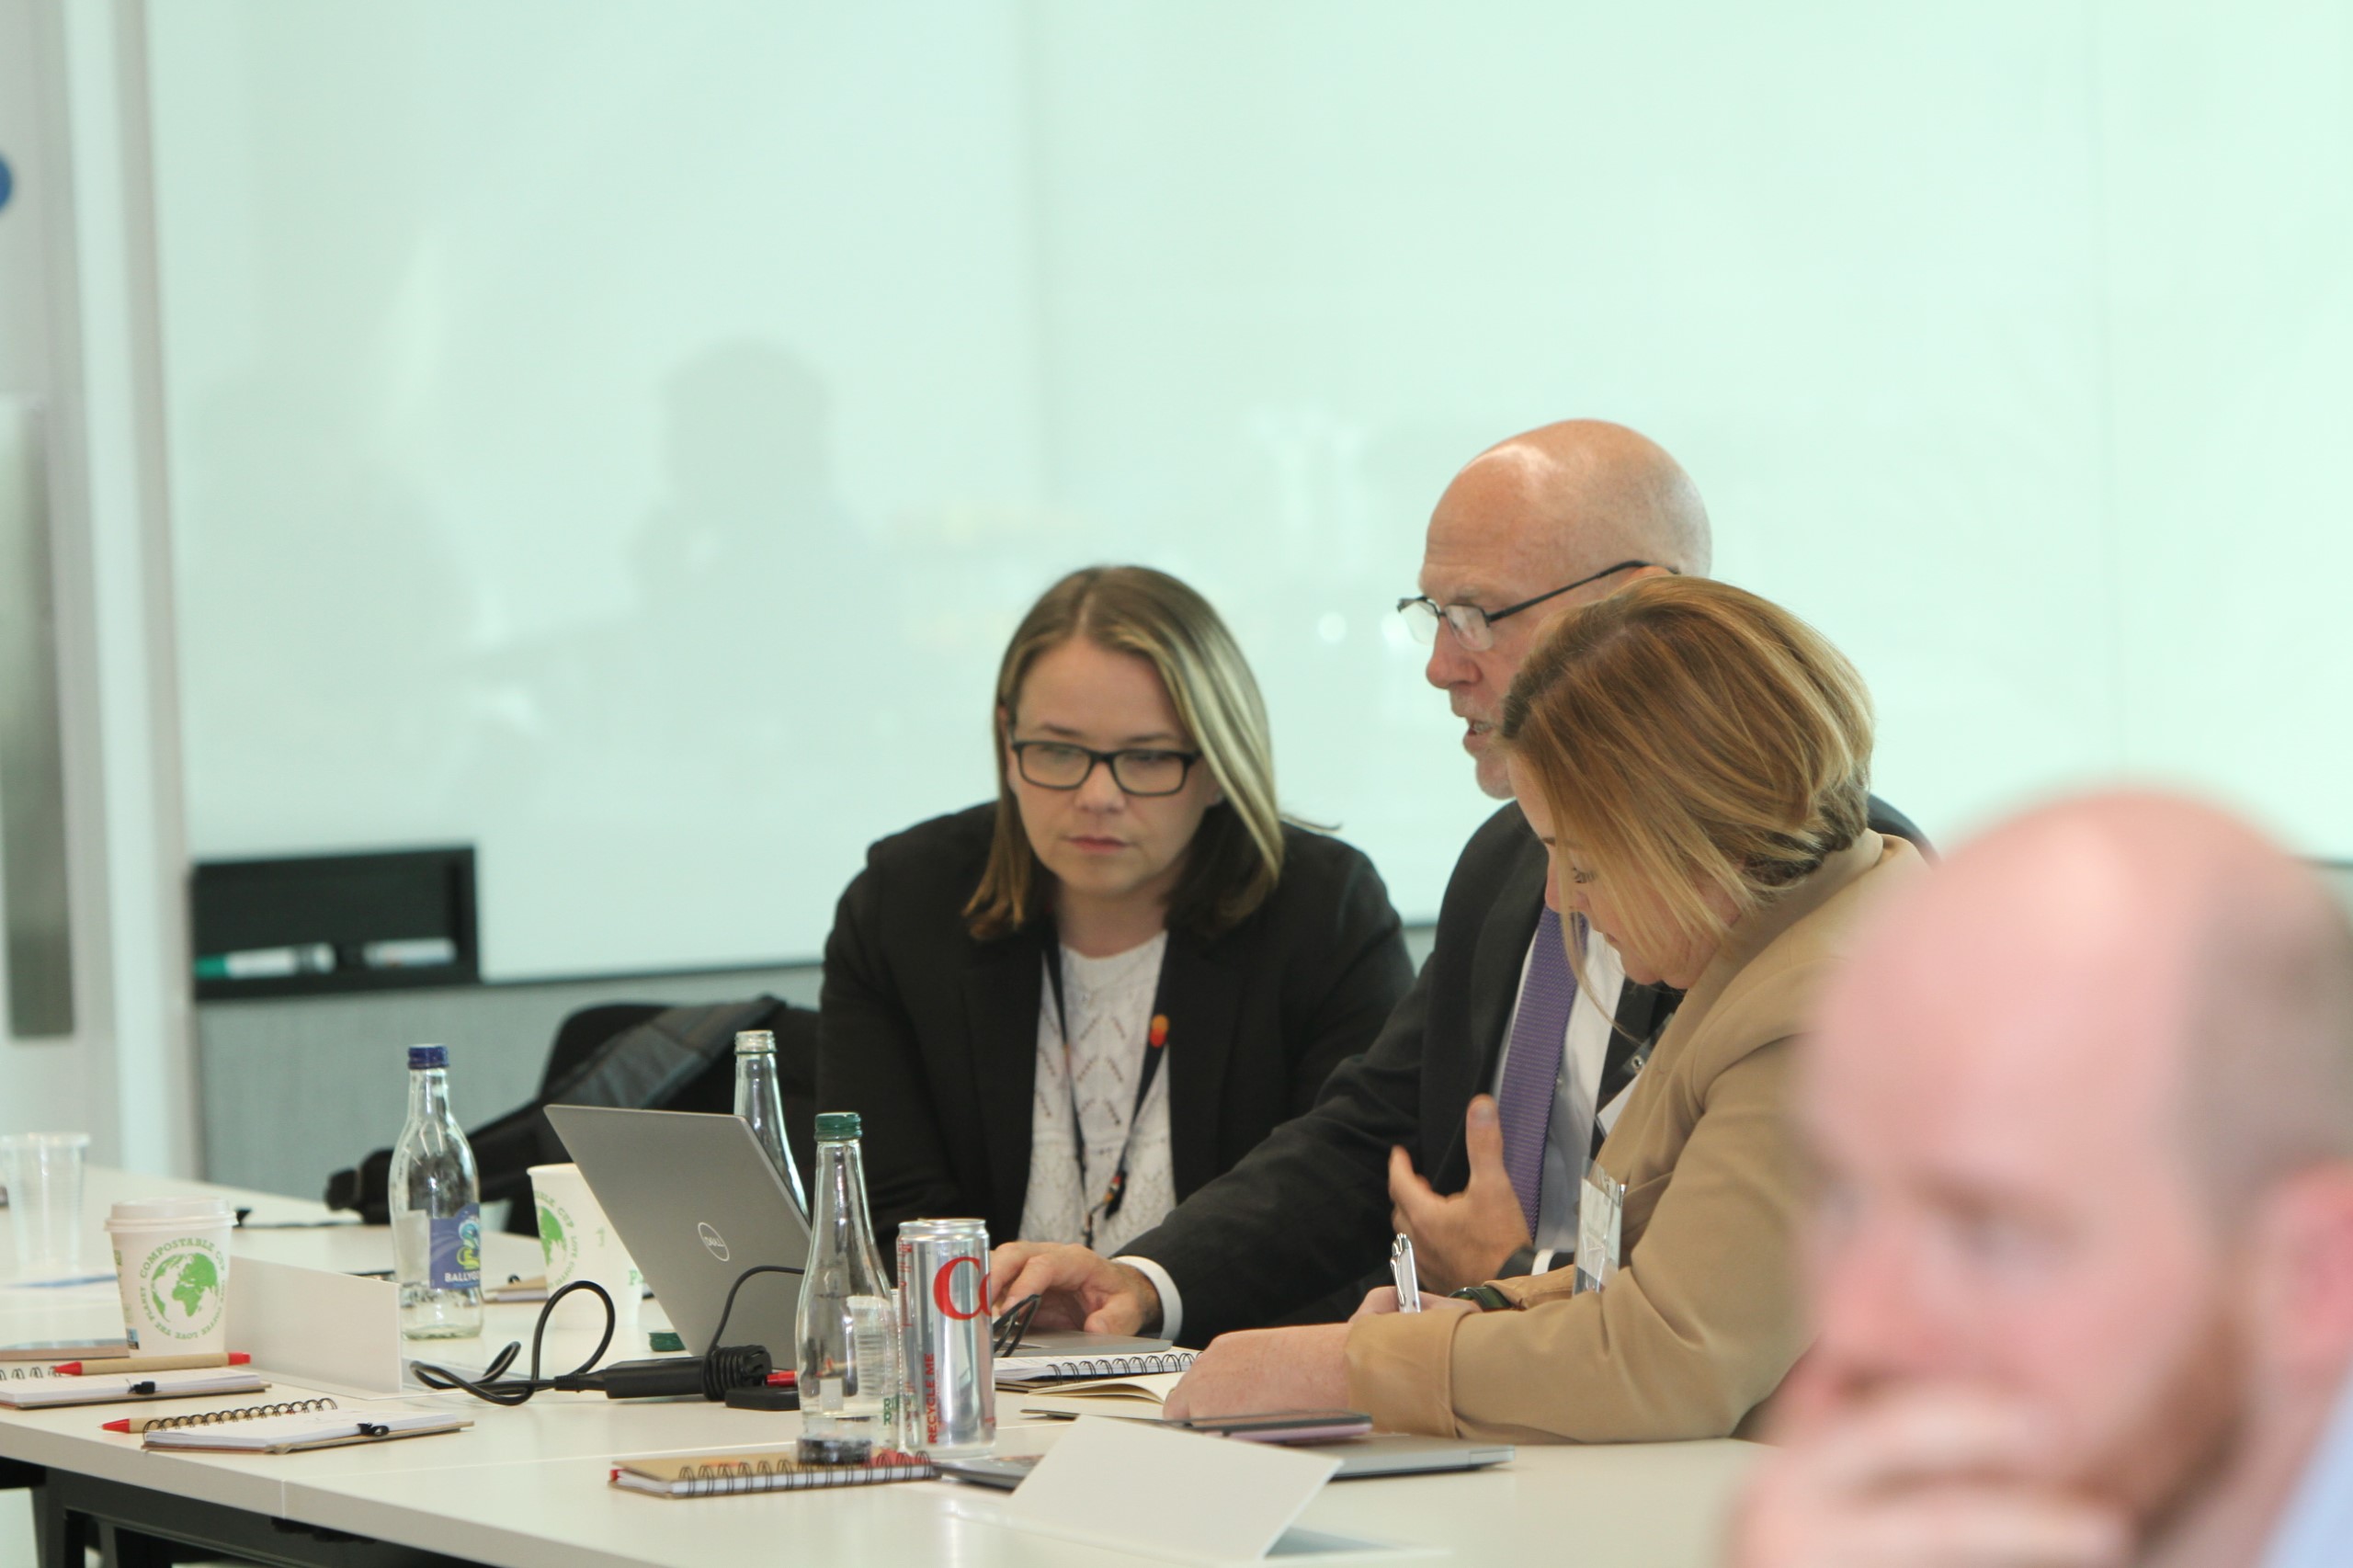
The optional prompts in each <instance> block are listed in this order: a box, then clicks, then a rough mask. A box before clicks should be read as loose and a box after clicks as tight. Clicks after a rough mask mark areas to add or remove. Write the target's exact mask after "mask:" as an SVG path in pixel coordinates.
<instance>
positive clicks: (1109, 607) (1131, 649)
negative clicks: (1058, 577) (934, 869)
mask: <svg viewBox="0 0 2353 1568" xmlns="http://www.w3.org/2000/svg"><path fill="white" fill-rule="evenodd" d="M1078 637H1084V638H1086V640H1087V641H1088V642H1093V643H1095V644H1096V645H1097V646H1098V647H1102V648H1107V649H1109V650H1110V651H1112V652H1113V653H1134V654H1138V655H1140V656H1141V657H1142V658H1144V659H1147V660H1149V661H1151V664H1152V667H1153V668H1154V670H1156V671H1157V672H1159V675H1160V684H1161V685H1162V686H1163V687H1166V688H1167V692H1168V700H1169V702H1170V703H1171V704H1172V705H1173V706H1174V707H1175V708H1176V717H1177V720H1178V721H1179V722H1181V723H1182V724H1183V725H1184V727H1185V733H1187V734H1188V735H1189V736H1190V737H1191V738H1192V744H1194V745H1195V746H1197V747H1199V749H1200V753H1201V765H1202V766H1203V767H1207V768H1208V769H1209V770H1210V776H1211V778H1215V779H1216V780H1217V782H1218V787H1219V788H1220V789H1222V790H1224V792H1225V800H1224V801H1223V803H1222V804H1220V805H1216V806H1212V807H1211V808H1210V812H1209V814H1208V815H1206V816H1204V817H1203V818H1202V819H1201V825H1200V827H1199V830H1198V831H1197V832H1195V834H1194V835H1193V841H1192V843H1191V844H1190V845H1188V846H1187V847H1186V850H1185V869H1184V871H1183V873H1182V874H1181V875H1180V876H1179V877H1178V879H1177V882H1176V891H1175V892H1173V893H1172V894H1171V895H1170V897H1169V903H1168V923H1169V925H1170V926H1188V927H1190V928H1192V929H1194V930H1196V931H1198V932H1199V933H1200V934H1201V935H1203V936H1212V937H1213V936H1216V935H1217V934H1219V933H1220V932H1222V931H1226V930H1230V929H1232V928H1233V926H1236V925H1237V924H1239V923H1240V922H1241V921H1243V920H1244V919H1245V918H1246V917H1248V915H1250V914H1251V912H1252V911H1254V910H1256V908H1257V907H1258V906H1259V905H1260V904H1261V903H1265V902H1266V900H1267V894H1269V893H1271V892H1274V890H1275V882H1276V880H1277V879H1278V878H1279V877H1280V876H1281V874H1282V866H1283V830H1282V814H1281V812H1280V810H1279V808H1278V807H1277V805H1276V803H1275V748H1274V742H1273V740H1272V739H1271V737H1270V736H1269V734H1268V733H1267V706H1266V703H1265V702H1264V701H1263V700H1262V699H1260V698H1259V696H1258V683H1257V681H1256V678H1255V677H1254V676H1252V675H1251V674H1250V665H1249V664H1248V662H1247V661H1246V660H1245V659H1244V658H1243V656H1242V649H1241V647H1240V645H1239V644H1237V643H1236V642H1234V641H1233V633H1232V632H1230V631H1227V630H1226V629H1225V622H1224V621H1222V620H1221V619H1218V613H1217V611H1216V610H1214V609H1211V608H1210V603H1209V601H1208V600H1207V599H1204V598H1203V597H1201V596H1200V595H1199V594H1197V593H1195V592H1194V591H1193V590H1192V589H1191V588H1189V587H1188V586H1186V585H1184V584H1183V583H1180V582H1178V581H1177V580H1176V578H1174V577H1172V576H1170V575H1168V574H1166V573H1165V572H1155V571H1154V570H1153V569H1152V568H1150V567H1148V566H1090V567H1087V568H1086V569H1085V570H1084V571H1079V572H1074V573H1072V574H1070V575H1069V576H1067V577H1064V578H1063V580H1062V581H1061V582H1059V583H1056V584H1055V585H1053V586H1052V587H1051V588H1048V589H1047V590H1046V592H1045V595H1044V597H1041V598H1040V599H1039V601H1038V602H1037V603H1036V604H1035V605H1032V606H1031V607H1030V609H1029V614H1028V615H1026V616H1024V617H1023V618H1022V619H1021V624H1020V626H1019V627H1018V628H1017V629H1016V630H1015V631H1014V633H1013V641H1012V642H1011V643H1010V644H1008V645H1007V646H1006V650H1005V660H1004V663H1003V664H1001V665H999V666H998V667H997V676H996V712H997V713H998V714H999V715H1002V716H1003V717H1001V718H999V719H997V720H996V721H995V722H993V723H992V725H991V729H992V731H993V732H994V733H995V739H996V747H997V749H996V757H997V762H996V774H997V785H996V828H995V834H994V835H992V837H991V839H990V842H989V858H988V867H987V869H986V870H984V871H983V873H982V876H981V885H980V886H979V887H978V888H976V889H974V890H973V892H972V899H971V901H970V902H969V903H966V904H965V905H964V924H965V926H966V928H967V929H969V930H970V931H971V932H972V935H973V936H974V937H978V938H980V939H982V940H983V941H987V940H992V939H995V938H996V937H1006V936H1010V935H1012V934H1013V933H1014V932H1016V931H1018V930H1019V929H1021V927H1022V926H1024V925H1026V924H1027V923H1028V922H1029V921H1030V920H1032V919H1035V918H1036V917H1037V916H1038V915H1040V913H1041V912H1042V910H1043V907H1044V897H1045V890H1046V888H1047V887H1048V886H1049V885H1051V877H1052V874H1051V872H1049V871H1048V870H1047V869H1046V868H1045V867H1044V865H1043V864H1041V863H1040V860H1039V859H1038V854H1037V851H1036V850H1034V849H1032V848H1031V847H1030V846H1029V835H1028V834H1027V833H1026V832H1024V831H1023V829H1022V826H1021V808H1020V806H1019V804H1018V802H1017V801H1015V800H1014V797H1013V786H1012V783H1011V782H1010V781H1009V780H1008V779H1007V778H1006V765H1005V750H1004V747H1005V741H1006V724H1007V723H1008V722H1010V719H1011V715H1012V714H1013V712H1014V711H1015V710H1016V709H1017V707H1018V706H1019V704H1020V700H1021V685H1022V682H1023V681H1025V680H1027V679H1028V678H1029V671H1030V669H1031V667H1032V666H1034V665H1036V664H1037V662H1038V660H1039V659H1040V657H1041V656H1042V655H1044V654H1046V653H1051V651H1052V650H1054V649H1056V648H1059V647H1061V646H1062V645H1063V643H1065V642H1070V641H1071V640H1073V639H1074V638H1078Z"/></svg>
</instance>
